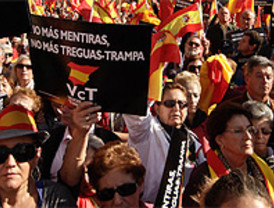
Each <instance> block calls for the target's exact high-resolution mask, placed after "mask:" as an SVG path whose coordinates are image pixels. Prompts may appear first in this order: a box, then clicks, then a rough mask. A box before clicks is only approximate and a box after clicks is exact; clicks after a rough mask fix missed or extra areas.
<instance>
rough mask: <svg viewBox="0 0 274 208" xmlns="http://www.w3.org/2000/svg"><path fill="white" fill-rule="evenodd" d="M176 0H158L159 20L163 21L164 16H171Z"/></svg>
mask: <svg viewBox="0 0 274 208" xmlns="http://www.w3.org/2000/svg"><path fill="white" fill-rule="evenodd" d="M175 3H176V1H174V0H161V1H160V10H159V17H160V19H161V21H164V20H165V19H166V18H168V17H169V16H171V15H172V14H173V12H174V7H175Z"/></svg>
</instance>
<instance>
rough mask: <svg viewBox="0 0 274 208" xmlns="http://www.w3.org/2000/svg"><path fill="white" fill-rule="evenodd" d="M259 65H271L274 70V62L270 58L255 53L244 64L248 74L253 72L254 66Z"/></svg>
mask: <svg viewBox="0 0 274 208" xmlns="http://www.w3.org/2000/svg"><path fill="white" fill-rule="evenodd" d="M257 66H262V67H269V66H270V67H271V68H272V72H273V70H274V63H273V62H272V61H270V60H269V59H268V58H266V57H264V56H258V55H254V56H252V57H250V58H249V59H248V60H247V62H246V64H245V66H244V69H245V71H246V74H247V75H250V74H252V72H253V68H254V67H257Z"/></svg>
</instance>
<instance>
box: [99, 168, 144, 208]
mask: <svg viewBox="0 0 274 208" xmlns="http://www.w3.org/2000/svg"><path fill="white" fill-rule="evenodd" d="M136 182H137V181H136V180H135V179H134V178H133V176H132V175H131V174H129V173H125V171H123V170H121V169H119V168H115V169H113V170H111V171H109V172H108V173H107V174H106V175H105V176H103V177H102V178H100V179H99V181H98V186H99V187H98V189H99V191H102V190H106V189H116V188H117V187H119V186H121V185H124V184H133V183H136ZM142 189H143V187H142V184H138V186H137V190H136V192H135V193H133V194H131V195H129V196H121V195H120V194H119V193H118V192H117V191H116V192H115V193H114V197H113V198H112V199H110V200H108V201H101V206H100V207H102V208H104V207H106V208H112V207H117V208H128V207H139V200H140V194H141V193H142Z"/></svg>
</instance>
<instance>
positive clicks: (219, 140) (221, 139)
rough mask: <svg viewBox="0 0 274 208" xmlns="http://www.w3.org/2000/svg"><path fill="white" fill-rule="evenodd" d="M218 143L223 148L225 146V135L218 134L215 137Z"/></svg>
mask: <svg viewBox="0 0 274 208" xmlns="http://www.w3.org/2000/svg"><path fill="white" fill-rule="evenodd" d="M215 141H216V143H217V144H218V146H219V147H220V148H221V147H222V146H223V137H222V135H217V136H216V138H215Z"/></svg>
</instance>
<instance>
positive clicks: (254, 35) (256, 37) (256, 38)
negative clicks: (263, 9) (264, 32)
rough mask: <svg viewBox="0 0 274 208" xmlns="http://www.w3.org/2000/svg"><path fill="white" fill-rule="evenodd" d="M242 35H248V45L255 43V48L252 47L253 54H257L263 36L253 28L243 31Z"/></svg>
mask: <svg viewBox="0 0 274 208" xmlns="http://www.w3.org/2000/svg"><path fill="white" fill-rule="evenodd" d="M244 36H248V37H249V45H254V44H255V45H256V48H255V49H254V52H255V54H257V53H258V52H259V51H260V49H261V47H262V44H263V38H262V37H261V36H260V34H259V33H258V32H257V31H255V30H247V31H245V32H244Z"/></svg>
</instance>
